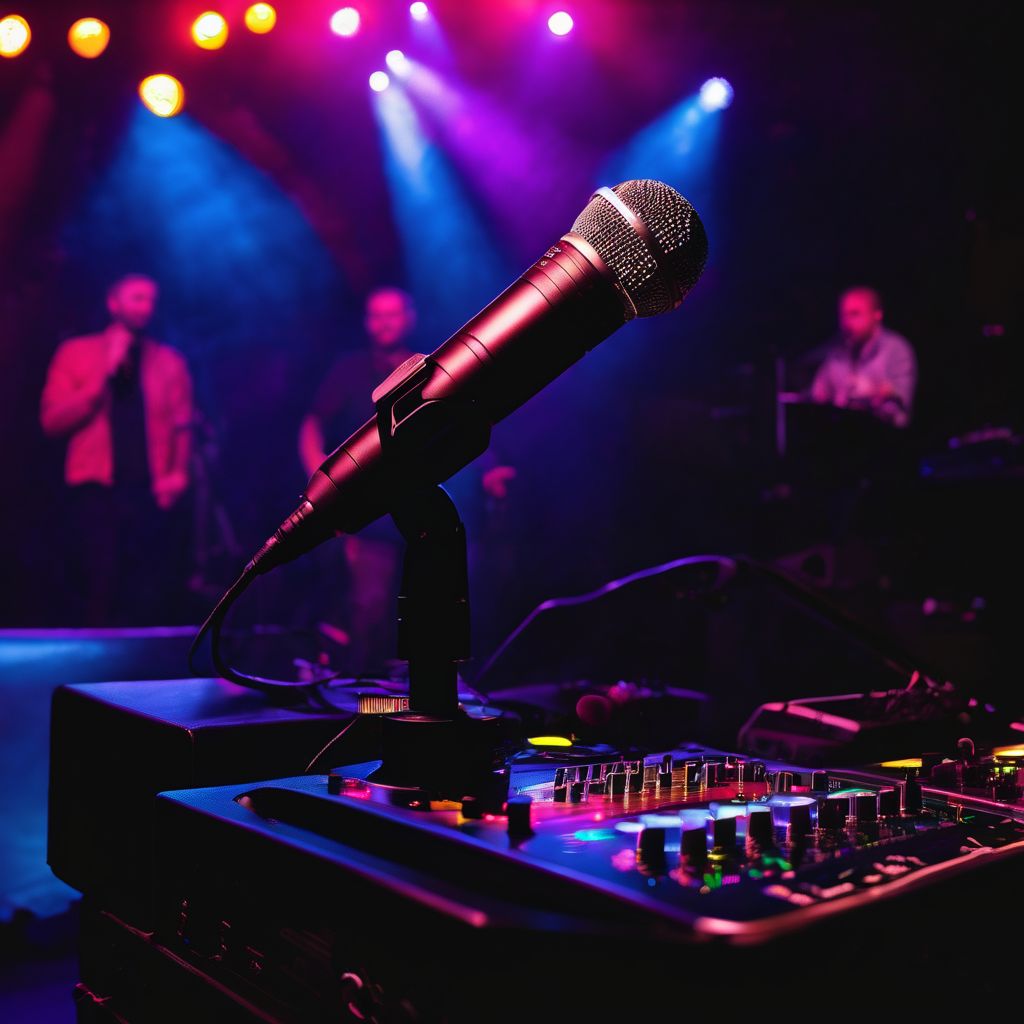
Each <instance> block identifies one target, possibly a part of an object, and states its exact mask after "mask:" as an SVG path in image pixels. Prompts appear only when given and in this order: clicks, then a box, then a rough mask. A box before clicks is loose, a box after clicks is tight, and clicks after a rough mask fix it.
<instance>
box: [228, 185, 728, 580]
mask: <svg viewBox="0 0 1024 1024" xmlns="http://www.w3.org/2000/svg"><path fill="white" fill-rule="evenodd" d="M707 248H708V243H707V235H706V234H705V232H704V226H703V224H702V223H701V221H700V218H699V217H698V216H697V212H696V210H694V208H693V207H692V206H691V205H690V203H689V202H687V200H686V199H684V198H683V196H682V195H680V194H679V193H678V192H677V191H676V190H675V189H673V188H671V187H670V186H668V185H666V184H664V183H663V182H660V181H650V180H636V181H626V182H623V183H622V184H620V185H616V186H615V187H614V188H601V189H598V191H597V192H595V193H594V195H593V196H592V197H591V199H590V202H589V203H588V204H587V206H586V207H585V208H584V210H583V212H582V213H580V215H579V216H578V217H577V218H576V221H575V223H574V224H573V226H572V229H571V230H570V231H569V232H567V233H566V234H565V235H563V236H562V237H561V238H560V239H559V240H558V242H556V243H555V244H554V245H553V246H551V248H550V249H548V250H547V252H545V253H544V255H543V256H542V257H541V258H540V259H539V260H538V261H537V262H536V263H534V265H533V266H532V267H530V269H529V270H527V271H526V273H525V274H523V275H522V277H520V278H519V279H518V280H517V281H516V282H515V283H514V284H512V285H511V286H510V287H509V288H507V289H506V290H505V291H504V292H502V294H501V295H499V296H498V297H497V298H496V299H495V300H494V301H493V302H491V303H490V305H488V306H486V307H485V308H484V309H483V310H482V311H481V312H480V313H478V314H477V315H476V316H475V317H473V319H472V320H470V321H469V322H468V323H467V324H466V325H465V326H464V327H463V328H461V329H460V330H459V331H457V332H456V333H455V334H453V335H452V336H451V337H450V338H449V339H448V340H447V341H446V342H444V343H443V344H442V345H441V346H440V347H439V348H437V349H435V351H434V352H432V353H431V354H430V355H416V356H413V357H411V358H410V359H408V360H407V361H406V362H405V363H403V364H402V365H401V366H399V367H398V368H397V369H396V370H395V371H394V372H393V373H392V374H391V375H390V376H389V377H388V378H387V379H386V380H385V381H383V382H382V383H381V384H380V385H378V387H377V388H375V389H374V392H373V400H374V402H375V403H376V405H377V413H376V415H375V416H373V417H372V418H371V419H369V420H368V421H367V422H366V423H364V424H363V425H362V426H361V427H360V428H359V429H358V430H356V431H355V432H354V433H353V434H352V435H351V436H350V437H349V438H348V440H346V441H344V442H343V443H342V444H341V445H339V446H338V447H337V448H336V449H335V450H334V451H333V452H332V453H331V454H330V455H329V456H328V457H327V458H326V459H325V460H324V462H323V464H322V465H321V466H320V468H319V469H318V470H317V471H316V472H315V473H314V474H313V476H312V477H311V478H310V480H309V483H308V484H307V485H306V489H305V492H304V494H303V495H302V503H301V504H300V505H299V507H298V508H297V509H296V510H295V512H293V513H292V514H291V515H290V516H289V517H288V518H287V519H286V520H285V521H284V522H283V523H282V524H281V526H280V527H279V528H278V529H277V531H275V533H274V534H273V536H271V537H270V538H269V539H268V540H267V541H266V543H265V544H264V545H263V546H262V547H261V548H260V550H259V551H258V552H257V553H256V554H255V555H254V556H253V559H252V560H251V561H250V562H249V564H248V565H247V566H246V569H245V572H244V573H243V577H245V576H249V575H251V574H253V573H265V572H268V571H269V570H270V569H272V568H274V567H275V566H278V565H281V564H283V563H284V562H288V561H291V560H292V559H294V558H296V557H298V556H299V555H301V554H303V553H305V552H306V551H309V550H311V549H312V548H313V547H315V546H316V545H318V544H320V543H321V542H322V541H324V540H327V539H328V538H330V537H332V536H334V535H336V534H338V533H354V532H356V531H358V530H360V529H362V528H363V527H364V526H367V525H369V524H370V523H372V522H373V521H374V520H376V519H378V518H380V517H381V516H383V515H386V514H388V513H389V512H391V511H392V510H394V509H395V508H396V506H398V505H399V503H400V502H401V500H402V498H403V496H404V495H406V494H410V493H412V492H414V491H415V490H418V489H421V488H424V487H428V486H432V485H436V484H439V483H442V482H443V481H445V480H447V479H448V478H449V477H450V476H452V475H453V474H454V473H456V472H457V471H458V470H460V469H462V468H463V467H464V466H466V465H467V464H468V463H469V462H471V461H472V460H473V459H475V458H476V457H477V456H478V455H480V454H482V453H483V452H484V451H485V450H486V448H487V445H488V442H489V440H490V429H491V427H492V426H493V425H494V424H495V423H497V422H499V421H500V420H502V419H504V418H505V417H506V416H507V415H508V414H509V413H511V412H513V411H515V410H516V409H518V408H519V406H521V405H523V403H524V402H526V401H527V400H528V399H529V398H530V397H531V396H533V395H534V394H536V393H537V392H538V391H540V390H541V389H542V388H544V387H545V386H546V385H548V384H550V383H551V381H553V380H554V379H555V378H556V377H557V376H559V374H561V373H562V372H564V371H565V370H566V369H568V367H570V366H571V365H572V364H573V363H575V362H576V361H577V360H578V359H580V358H581V357H582V356H583V355H584V354H585V353H586V352H587V351H589V350H590V349H592V348H593V347H594V346H595V345H597V344H598V343H599V342H601V341H603V340H604V339H605V338H607V337H608V336H609V335H610V334H613V333H614V332H615V331H617V330H618V329H619V328H620V327H621V326H622V325H623V324H625V323H626V322H627V321H629V320H631V319H633V318H634V317H648V316H655V315H657V314H660V313H665V312H668V311H669V310H671V309H675V308H677V307H678V306H679V305H680V303H681V302H682V301H683V298H684V297H685V296H686V294H687V293H688V292H689V291H690V289H691V288H693V286H694V285H695V284H696V283H697V280H698V278H699V277H700V275H701V272H702V271H703V269H704V263H705V260H706V258H707Z"/></svg>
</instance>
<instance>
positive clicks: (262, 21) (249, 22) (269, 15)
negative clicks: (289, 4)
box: [245, 4, 277, 36]
mask: <svg viewBox="0 0 1024 1024" xmlns="http://www.w3.org/2000/svg"><path fill="white" fill-rule="evenodd" d="M276 24H277V11H275V10H274V8H273V7H271V6H270V4H253V5H252V7H250V8H249V9H248V10H247V11H246V12H245V27H246V28H247V29H248V30H249V31H250V32H255V33H256V35H258V36H262V35H266V33H267V32H269V31H270V30H271V29H272V28H273V27H274V26H275V25H276Z"/></svg>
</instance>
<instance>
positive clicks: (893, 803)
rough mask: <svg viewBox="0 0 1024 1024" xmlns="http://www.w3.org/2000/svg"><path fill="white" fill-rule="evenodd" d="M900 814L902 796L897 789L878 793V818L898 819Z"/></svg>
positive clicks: (883, 790)
mask: <svg viewBox="0 0 1024 1024" xmlns="http://www.w3.org/2000/svg"><path fill="white" fill-rule="evenodd" d="M899 813H900V795H899V793H897V792H896V790H895V789H880V790H879V791H878V816H879V817H880V818H896V817H899Z"/></svg>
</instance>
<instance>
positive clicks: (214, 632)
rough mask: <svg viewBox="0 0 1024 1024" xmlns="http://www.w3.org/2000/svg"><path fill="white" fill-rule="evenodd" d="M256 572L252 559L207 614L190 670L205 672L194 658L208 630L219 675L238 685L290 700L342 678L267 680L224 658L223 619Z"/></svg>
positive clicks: (191, 653) (337, 675) (332, 675)
mask: <svg viewBox="0 0 1024 1024" xmlns="http://www.w3.org/2000/svg"><path fill="white" fill-rule="evenodd" d="M257 575H258V574H257V572H256V571H255V564H254V562H250V563H249V564H248V565H247V566H246V567H245V569H243V570H242V574H241V576H239V577H238V579H237V580H235V582H234V583H232V584H231V586H230V587H228V589H227V590H226V591H225V592H224V596H223V597H222V598H221V599H220V600H219V601H218V602H217V604H216V605H215V606H214V609H213V611H211V612H210V614H209V615H208V616H207V617H206V621H205V622H204V623H203V624H202V625H201V626H200V627H199V632H198V633H196V636H195V639H194V640H193V641H192V646H191V647H190V648H189V652H188V667H189V671H191V672H192V674H193V675H201V674H202V673H200V672H198V671H197V670H196V666H195V657H196V653H197V652H198V650H199V646H200V644H201V643H202V642H203V639H204V637H205V636H206V635H207V633H209V635H210V655H211V657H212V658H213V666H214V668H215V669H216V671H217V674H218V675H219V676H221V677H222V678H223V679H227V680H229V681H230V682H232V683H237V684H238V685H239V686H247V687H249V688H250V689H252V690H261V691H262V692H264V693H268V694H271V695H272V696H274V697H277V698H281V697H283V696H286V695H287V700H288V701H289V702H290V701H298V700H301V699H302V698H303V697H305V696H308V695H309V694H310V693H311V692H315V691H316V689H317V688H318V687H320V686H322V685H323V684H324V683H329V682H331V681H332V680H335V679H339V678H341V673H340V672H330V673H328V674H326V675H323V676H320V677H319V678H317V679H303V680H298V679H296V680H288V679H267V678H265V677H263V676H252V675H249V674H248V673H245V672H240V671H238V669H236V668H234V667H233V666H232V665H231V664H230V663H229V662H228V661H227V660H226V659H225V658H224V656H223V654H222V652H221V631H222V629H223V626H224V621H225V620H226V619H227V616H228V612H230V611H231V608H232V606H233V605H234V603H235V602H236V601H237V600H238V598H239V597H241V596H242V594H244V593H245V591H246V590H248V588H249V585H250V584H251V583H252V581H253V578H254V577H255V576H257Z"/></svg>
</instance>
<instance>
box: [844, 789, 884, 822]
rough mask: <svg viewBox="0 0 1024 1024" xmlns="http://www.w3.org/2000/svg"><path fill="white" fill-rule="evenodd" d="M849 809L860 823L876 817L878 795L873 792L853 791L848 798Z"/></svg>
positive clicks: (873, 819)
mask: <svg viewBox="0 0 1024 1024" xmlns="http://www.w3.org/2000/svg"><path fill="white" fill-rule="evenodd" d="M850 811H851V813H852V815H853V817H854V818H855V819H856V820H857V822H858V823H860V824H862V825H863V824H866V823H868V822H871V821H875V820H876V819H877V818H878V797H876V796H875V794H874V793H854V794H853V796H852V797H851V798H850Z"/></svg>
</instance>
